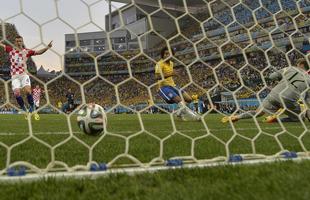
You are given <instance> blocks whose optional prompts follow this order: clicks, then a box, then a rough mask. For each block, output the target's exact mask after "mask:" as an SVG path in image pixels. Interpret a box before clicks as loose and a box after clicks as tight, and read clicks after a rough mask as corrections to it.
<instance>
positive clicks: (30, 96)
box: [27, 94, 35, 112]
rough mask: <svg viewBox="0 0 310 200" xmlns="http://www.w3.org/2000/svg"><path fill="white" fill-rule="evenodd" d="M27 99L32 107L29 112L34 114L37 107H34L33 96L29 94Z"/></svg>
mask: <svg viewBox="0 0 310 200" xmlns="http://www.w3.org/2000/svg"><path fill="white" fill-rule="evenodd" d="M27 99H28V103H29V105H30V108H29V112H33V111H34V110H35V107H34V102H33V97H32V94H27Z"/></svg>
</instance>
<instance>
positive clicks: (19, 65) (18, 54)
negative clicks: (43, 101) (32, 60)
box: [0, 36, 52, 120]
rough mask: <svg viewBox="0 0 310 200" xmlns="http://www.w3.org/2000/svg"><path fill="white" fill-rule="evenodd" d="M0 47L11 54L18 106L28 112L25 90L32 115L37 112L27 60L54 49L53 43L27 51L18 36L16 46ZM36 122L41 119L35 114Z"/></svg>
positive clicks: (0, 44) (12, 74)
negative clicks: (22, 91) (39, 48)
mask: <svg viewBox="0 0 310 200" xmlns="http://www.w3.org/2000/svg"><path fill="white" fill-rule="evenodd" d="M0 47H2V48H4V49H5V51H6V52H7V53H8V54H9V58H10V62H11V76H12V89H13V92H14V96H15V98H16V100H17V103H18V105H19V106H20V108H21V109H22V110H24V111H25V112H27V108H26V106H25V103H24V100H23V98H22V96H21V90H24V91H25V92H26V94H27V100H28V103H29V110H28V111H29V112H30V113H32V112H34V111H35V106H34V101H33V96H32V93H31V83H30V78H29V76H28V74H27V64H26V62H27V60H28V58H29V57H31V56H35V55H41V54H43V53H44V52H46V51H47V50H48V49H49V48H51V47H52V42H50V43H49V44H48V45H47V47H45V48H43V49H41V50H38V51H34V50H31V49H26V48H25V47H24V41H23V38H22V37H21V36H16V38H15V46H14V47H12V46H10V45H5V44H3V43H2V42H0ZM34 118H35V120H39V119H40V117H39V115H38V114H37V113H34Z"/></svg>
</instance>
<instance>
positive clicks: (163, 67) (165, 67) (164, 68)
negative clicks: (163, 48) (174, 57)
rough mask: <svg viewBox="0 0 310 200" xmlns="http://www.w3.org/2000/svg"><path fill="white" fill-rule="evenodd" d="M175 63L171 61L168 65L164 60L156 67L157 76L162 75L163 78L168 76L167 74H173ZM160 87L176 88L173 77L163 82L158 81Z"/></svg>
mask: <svg viewBox="0 0 310 200" xmlns="http://www.w3.org/2000/svg"><path fill="white" fill-rule="evenodd" d="M173 65H174V64H173V62H172V61H170V62H169V64H168V63H166V62H165V61H164V60H162V59H161V60H160V61H159V62H158V63H157V64H156V67H155V74H159V76H161V73H162V75H163V76H166V75H167V74H170V73H172V72H173ZM158 86H159V88H161V87H162V86H172V87H174V86H176V85H175V83H174V80H173V78H172V76H170V77H167V78H165V79H163V80H159V81H158Z"/></svg>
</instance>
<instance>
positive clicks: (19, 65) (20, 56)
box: [5, 45, 36, 76]
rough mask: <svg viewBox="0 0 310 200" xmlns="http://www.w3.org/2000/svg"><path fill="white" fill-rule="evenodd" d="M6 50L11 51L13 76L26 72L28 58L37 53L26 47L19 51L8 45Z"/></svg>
mask: <svg viewBox="0 0 310 200" xmlns="http://www.w3.org/2000/svg"><path fill="white" fill-rule="evenodd" d="M5 51H6V52H7V53H9V59H10V62H11V76H14V75H19V74H23V73H25V71H26V69H27V65H26V62H27V60H28V58H29V57H30V56H33V55H35V53H36V52H35V51H33V50H31V49H25V48H24V49H22V50H21V51H19V50H17V49H14V48H13V47H11V46H8V45H6V46H5Z"/></svg>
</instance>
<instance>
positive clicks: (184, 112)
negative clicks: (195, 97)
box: [155, 47, 200, 120]
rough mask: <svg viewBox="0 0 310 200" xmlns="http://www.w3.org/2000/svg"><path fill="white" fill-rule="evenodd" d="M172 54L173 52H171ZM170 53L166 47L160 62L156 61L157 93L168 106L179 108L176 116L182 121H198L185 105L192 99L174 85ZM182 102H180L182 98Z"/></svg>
mask: <svg viewBox="0 0 310 200" xmlns="http://www.w3.org/2000/svg"><path fill="white" fill-rule="evenodd" d="M171 52H172V54H174V52H173V50H171ZM169 57H170V53H169V50H168V48H167V47H165V48H163V49H162V50H161V60H160V61H158V63H157V64H156V67H155V76H156V79H157V80H158V83H157V84H158V85H157V86H158V93H159V95H160V96H161V97H162V98H163V99H164V100H165V101H166V102H167V103H169V104H173V103H177V104H178V105H179V107H180V108H181V109H180V110H179V111H178V112H177V113H176V115H177V116H178V117H181V118H182V119H183V120H200V116H199V115H198V114H197V113H195V112H193V111H192V110H190V109H189V108H188V107H187V106H186V103H191V102H192V98H191V97H190V96H189V95H188V94H187V93H186V92H185V91H183V90H180V89H179V88H178V87H177V86H176V84H175V83H174V80H173V76H175V75H176V74H175V71H174V70H173V66H174V63H173V62H172V61H171V60H170V59H169ZM181 94H182V97H183V99H184V101H185V102H184V101H183V100H182V97H181Z"/></svg>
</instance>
